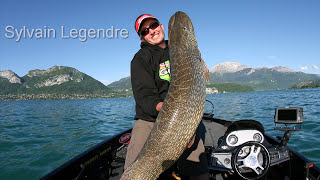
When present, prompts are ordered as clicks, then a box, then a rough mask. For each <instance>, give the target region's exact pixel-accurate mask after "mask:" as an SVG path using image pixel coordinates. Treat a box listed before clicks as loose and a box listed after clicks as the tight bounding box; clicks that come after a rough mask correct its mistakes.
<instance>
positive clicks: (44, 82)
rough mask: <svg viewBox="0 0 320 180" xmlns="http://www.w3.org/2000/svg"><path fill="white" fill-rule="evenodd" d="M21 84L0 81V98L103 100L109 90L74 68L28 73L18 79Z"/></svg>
mask: <svg viewBox="0 0 320 180" xmlns="http://www.w3.org/2000/svg"><path fill="white" fill-rule="evenodd" d="M21 79H22V84H19V83H10V82H9V81H8V80H7V79H5V78H0V88H1V92H0V95H2V97H1V99H3V100H5V99H6V97H10V98H9V100H15V99H19V100H24V99H26V100H30V99H79V98H81V99H82V98H105V97H110V96H111V95H110V94H113V95H114V96H116V94H115V93H113V91H112V90H111V89H110V88H108V87H106V86H105V85H104V84H102V83H101V82H100V81H97V80H95V79H94V78H92V77H91V76H88V75H86V74H84V73H82V72H80V71H78V70H76V69H74V68H71V67H65V66H54V67H52V68H50V69H48V70H32V71H29V73H28V74H27V75H25V76H23V77H22V78H21Z"/></svg>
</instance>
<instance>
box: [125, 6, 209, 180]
mask: <svg viewBox="0 0 320 180" xmlns="http://www.w3.org/2000/svg"><path fill="white" fill-rule="evenodd" d="M168 36H169V49H170V64H171V83H170V87H169V91H168V95H167V97H166V99H165V101H164V104H163V106H162V109H161V111H160V112H159V115H158V117H157V120H156V123H155V125H154V127H153V129H152V131H151V133H150V136H149V137H148V139H147V141H146V143H145V145H144V147H143V149H142V150H141V152H140V154H139V155H138V157H137V159H136V160H135V162H134V163H133V164H131V165H130V166H129V167H128V168H127V169H126V170H125V172H124V173H123V175H122V177H121V179H123V180H127V179H130V180H149V179H157V177H158V176H159V175H160V174H161V173H162V172H163V171H165V170H166V169H168V168H169V167H171V166H172V165H173V164H174V162H175V161H176V160H178V158H179V157H180V156H181V154H182V153H183V152H184V150H185V149H186V148H187V146H188V144H189V142H190V141H191V139H192V137H193V136H194V134H195V131H196V129H197V127H198V125H199V123H200V121H201V118H202V116H203V112H204V106H205V95H206V93H205V79H206V78H205V71H206V70H207V68H206V66H205V64H204V62H203V61H202V59H201V55H200V51H199V49H198V44H197V39H196V36H195V34H194V29H193V25H192V23H191V20H190V18H189V17H188V15H187V14H185V13H183V12H180V11H179V12H176V13H175V14H174V15H173V16H172V17H171V18H170V21H169V30H168ZM207 73H208V71H207Z"/></svg>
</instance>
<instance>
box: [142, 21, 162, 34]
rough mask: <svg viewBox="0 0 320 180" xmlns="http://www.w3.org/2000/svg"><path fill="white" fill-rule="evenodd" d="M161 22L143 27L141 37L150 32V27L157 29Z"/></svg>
mask: <svg viewBox="0 0 320 180" xmlns="http://www.w3.org/2000/svg"><path fill="white" fill-rule="evenodd" d="M159 25H160V23H159V22H157V21H156V22H153V23H152V24H150V26H149V27H148V28H145V29H143V30H142V31H141V32H140V37H143V36H146V35H148V34H149V29H156V28H157V27H159Z"/></svg>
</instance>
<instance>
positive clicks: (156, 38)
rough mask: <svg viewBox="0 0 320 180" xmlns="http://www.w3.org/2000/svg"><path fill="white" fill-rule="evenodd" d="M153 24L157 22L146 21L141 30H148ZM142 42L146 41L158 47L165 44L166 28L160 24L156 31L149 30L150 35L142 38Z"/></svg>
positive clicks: (152, 20)
mask: <svg viewBox="0 0 320 180" xmlns="http://www.w3.org/2000/svg"><path fill="white" fill-rule="evenodd" d="M153 22H157V21H156V20H154V19H146V20H145V21H144V22H143V24H142V26H141V30H144V29H146V28H148V27H149V26H150V25H151V24H152V23H153ZM140 39H141V41H142V42H143V41H146V42H148V43H150V44H152V45H158V44H160V43H162V42H163V40H164V27H163V25H162V24H160V25H159V26H158V27H157V28H156V29H151V28H150V29H149V33H148V34H147V35H145V36H143V37H141V38H140Z"/></svg>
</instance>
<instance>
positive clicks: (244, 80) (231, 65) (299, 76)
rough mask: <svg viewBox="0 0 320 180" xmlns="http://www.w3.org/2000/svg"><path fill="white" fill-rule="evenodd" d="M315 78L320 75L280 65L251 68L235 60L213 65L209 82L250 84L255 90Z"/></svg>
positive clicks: (273, 87) (283, 86) (281, 87)
mask: <svg viewBox="0 0 320 180" xmlns="http://www.w3.org/2000/svg"><path fill="white" fill-rule="evenodd" d="M315 79H320V76H319V75H317V74H306V73H303V72H296V71H294V70H292V69H290V68H287V67H281V66H277V67H272V68H267V67H260V68H252V67H249V66H245V65H241V64H240V63H237V62H224V63H221V64H218V65H215V66H214V67H213V68H212V69H211V73H210V84H219V83H226V82H229V83H237V84H242V85H247V86H250V87H252V88H253V89H254V90H255V91H265V90H280V89H288V88H290V87H292V86H294V85H296V84H298V83H300V82H303V81H308V80H315Z"/></svg>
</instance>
